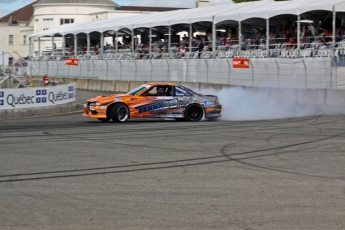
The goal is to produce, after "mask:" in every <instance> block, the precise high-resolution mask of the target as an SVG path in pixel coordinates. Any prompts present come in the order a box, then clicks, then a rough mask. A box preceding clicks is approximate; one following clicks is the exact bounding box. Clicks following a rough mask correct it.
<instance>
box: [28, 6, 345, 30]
mask: <svg viewBox="0 0 345 230" xmlns="http://www.w3.org/2000/svg"><path fill="white" fill-rule="evenodd" d="M316 10H319V11H330V12H332V11H333V10H334V11H336V12H345V0H294V1H283V2H267V1H258V2H246V3H238V4H227V5H217V6H210V7H202V8H194V9H186V10H176V11H168V12H159V13H151V14H141V15H135V16H127V17H121V18H110V19H105V20H97V21H92V22H82V23H75V24H68V25H65V26H61V27H59V28H55V29H50V30H46V31H44V32H41V33H37V34H33V35H31V36H32V37H43V36H49V37H51V36H54V35H66V34H78V33H86V34H88V33H91V32H100V33H103V32H105V31H118V30H121V29H123V28H128V29H130V30H132V29H136V28H152V27H156V26H171V25H177V24H191V23H195V22H214V23H216V24H218V23H221V22H224V21H244V20H246V19H250V18H262V19H269V18H272V17H274V16H278V15H296V16H297V15H300V14H303V13H306V12H311V11H316Z"/></svg>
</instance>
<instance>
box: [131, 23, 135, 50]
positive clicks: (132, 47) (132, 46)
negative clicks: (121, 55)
mask: <svg viewBox="0 0 345 230" xmlns="http://www.w3.org/2000/svg"><path fill="white" fill-rule="evenodd" d="M131 49H132V53H134V28H133V27H132V45H131Z"/></svg>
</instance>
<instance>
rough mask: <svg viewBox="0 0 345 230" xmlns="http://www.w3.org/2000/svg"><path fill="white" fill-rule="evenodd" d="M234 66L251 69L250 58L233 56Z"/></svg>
mask: <svg viewBox="0 0 345 230" xmlns="http://www.w3.org/2000/svg"><path fill="white" fill-rule="evenodd" d="M232 67H233V68H240V69H249V67H250V59H249V58H233V59H232Z"/></svg>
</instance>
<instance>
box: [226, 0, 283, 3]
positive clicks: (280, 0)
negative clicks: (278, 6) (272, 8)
mask: <svg viewBox="0 0 345 230" xmlns="http://www.w3.org/2000/svg"><path fill="white" fill-rule="evenodd" d="M232 1H233V2H234V3H240V2H254V1H259V0H232ZM274 1H276V2H282V1H287V0H274Z"/></svg>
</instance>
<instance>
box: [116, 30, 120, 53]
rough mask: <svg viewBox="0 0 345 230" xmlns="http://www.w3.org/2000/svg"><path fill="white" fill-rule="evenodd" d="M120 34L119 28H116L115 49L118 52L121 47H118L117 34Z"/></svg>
mask: <svg viewBox="0 0 345 230" xmlns="http://www.w3.org/2000/svg"><path fill="white" fill-rule="evenodd" d="M117 35H118V34H117V30H116V32H115V37H116V39H115V51H116V53H117V51H118V49H119V47H118V41H117V40H118V39H119V38H118V36H117Z"/></svg>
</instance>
